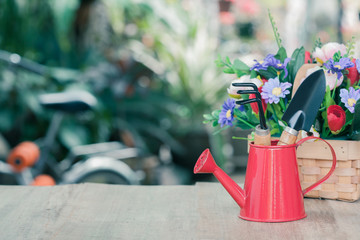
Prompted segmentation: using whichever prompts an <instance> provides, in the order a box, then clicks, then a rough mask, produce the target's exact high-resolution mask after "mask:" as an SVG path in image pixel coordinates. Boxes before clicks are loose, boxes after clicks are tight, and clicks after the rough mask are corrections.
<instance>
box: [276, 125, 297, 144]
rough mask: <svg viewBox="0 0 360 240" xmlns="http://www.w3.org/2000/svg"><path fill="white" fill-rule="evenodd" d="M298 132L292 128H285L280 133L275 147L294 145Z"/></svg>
mask: <svg viewBox="0 0 360 240" xmlns="http://www.w3.org/2000/svg"><path fill="white" fill-rule="evenodd" d="M297 135H298V132H297V131H296V130H294V129H292V128H289V127H286V128H285V130H284V131H283V132H282V133H281V136H280V139H279V142H278V144H277V145H290V144H294V143H295V142H296V139H297Z"/></svg>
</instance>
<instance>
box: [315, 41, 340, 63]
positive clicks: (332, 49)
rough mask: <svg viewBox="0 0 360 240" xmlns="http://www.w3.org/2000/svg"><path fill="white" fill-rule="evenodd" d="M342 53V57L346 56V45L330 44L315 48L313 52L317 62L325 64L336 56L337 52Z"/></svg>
mask: <svg viewBox="0 0 360 240" xmlns="http://www.w3.org/2000/svg"><path fill="white" fill-rule="evenodd" d="M338 51H340V53H341V56H344V54H345V53H346V46H345V45H344V44H340V43H336V42H329V43H327V44H325V45H324V46H322V47H321V49H320V48H318V47H317V48H315V52H313V54H312V55H313V57H314V58H315V59H316V61H317V62H319V63H321V64H323V63H325V62H326V61H327V60H329V59H330V58H332V57H333V56H334V54H335V53H336V52H338Z"/></svg>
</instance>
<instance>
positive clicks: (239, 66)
mask: <svg viewBox="0 0 360 240" xmlns="http://www.w3.org/2000/svg"><path fill="white" fill-rule="evenodd" d="M232 66H233V69H234V70H235V71H242V72H250V67H249V66H248V65H246V64H245V63H244V62H242V61H240V60H239V59H235V61H234V63H233V65H232Z"/></svg>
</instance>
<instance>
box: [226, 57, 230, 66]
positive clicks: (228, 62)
mask: <svg viewBox="0 0 360 240" xmlns="http://www.w3.org/2000/svg"><path fill="white" fill-rule="evenodd" d="M225 62H226V63H227V64H229V65H231V61H230V58H229V57H228V56H226V58H225Z"/></svg>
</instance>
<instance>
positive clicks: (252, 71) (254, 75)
mask: <svg viewBox="0 0 360 240" xmlns="http://www.w3.org/2000/svg"><path fill="white" fill-rule="evenodd" d="M256 77H257V72H256V71H255V70H251V72H250V78H256Z"/></svg>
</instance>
